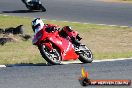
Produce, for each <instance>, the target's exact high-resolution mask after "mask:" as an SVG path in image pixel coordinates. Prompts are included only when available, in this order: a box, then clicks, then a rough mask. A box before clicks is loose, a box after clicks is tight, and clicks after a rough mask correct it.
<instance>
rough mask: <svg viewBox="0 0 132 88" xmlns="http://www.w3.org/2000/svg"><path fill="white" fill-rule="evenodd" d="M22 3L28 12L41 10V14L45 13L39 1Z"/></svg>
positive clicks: (24, 0) (24, 1)
mask: <svg viewBox="0 0 132 88" xmlns="http://www.w3.org/2000/svg"><path fill="white" fill-rule="evenodd" d="M22 2H23V3H24V4H25V5H26V7H27V9H29V10H30V11H33V10H41V11H43V12H45V11H46V9H45V7H44V6H43V5H42V2H40V1H39V0H37V1H29V2H27V0H22Z"/></svg>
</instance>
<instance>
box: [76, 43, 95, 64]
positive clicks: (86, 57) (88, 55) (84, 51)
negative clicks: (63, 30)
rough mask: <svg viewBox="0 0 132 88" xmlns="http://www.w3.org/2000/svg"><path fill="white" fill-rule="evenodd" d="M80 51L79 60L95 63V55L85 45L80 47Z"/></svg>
mask: <svg viewBox="0 0 132 88" xmlns="http://www.w3.org/2000/svg"><path fill="white" fill-rule="evenodd" d="M79 48H80V51H79V53H78V55H79V58H78V59H79V60H80V61H81V62H83V63H91V62H92V61H93V54H92V52H91V50H90V49H88V48H87V47H86V46H85V45H80V47H79Z"/></svg>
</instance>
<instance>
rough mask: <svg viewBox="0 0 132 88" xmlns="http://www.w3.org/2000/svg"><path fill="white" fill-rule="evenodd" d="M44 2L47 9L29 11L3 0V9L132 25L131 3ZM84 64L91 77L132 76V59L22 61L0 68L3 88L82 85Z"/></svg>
mask: <svg viewBox="0 0 132 88" xmlns="http://www.w3.org/2000/svg"><path fill="white" fill-rule="evenodd" d="M43 3H44V5H45V7H46V8H47V12H28V11H27V9H26V8H25V6H24V4H22V3H21V2H20V0H0V11H1V13H2V14H7V15H18V16H27V17H44V18H46V19H51V20H67V21H78V22H90V23H99V24H101V23H103V24H116V25H126V26H132V24H131V23H132V22H131V21H132V17H131V16H132V11H131V10H132V5H130V4H121V3H119V4H117V3H114V4H113V3H102V2H96V1H94V0H81V1H80V0H76V1H75V0H45V1H44V0H43ZM82 67H84V68H85V70H87V71H88V72H89V78H90V79H130V80H132V60H124V61H113V62H94V63H92V64H68V65H56V66H47V65H45V64H36V65H34V64H29V65H22V64H21V65H12V66H9V67H6V68H0V88H82V86H81V85H80V84H79V82H78V78H79V76H81V68H82ZM87 88H131V87H130V86H128V87H126V86H119V87H118V86H115V87H114V86H109V87H107V86H100V87H99V86H89V87H87Z"/></svg>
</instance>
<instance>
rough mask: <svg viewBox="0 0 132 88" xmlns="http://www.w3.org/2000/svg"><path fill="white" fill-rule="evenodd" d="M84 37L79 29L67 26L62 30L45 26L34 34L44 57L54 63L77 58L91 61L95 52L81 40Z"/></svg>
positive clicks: (82, 60) (85, 61)
mask: <svg viewBox="0 0 132 88" xmlns="http://www.w3.org/2000/svg"><path fill="white" fill-rule="evenodd" d="M81 39H82V38H81V37H80V36H79V34H78V32H77V31H73V30H71V29H70V28H69V26H65V27H63V28H62V30H61V31H56V30H54V31H53V30H52V31H49V29H47V28H43V29H42V30H40V31H39V32H38V33H36V35H35V36H34V38H33V40H32V41H34V42H35V43H34V45H36V46H37V47H38V49H39V51H40V53H41V55H42V57H43V58H44V59H45V60H46V61H47V62H48V63H50V64H52V65H58V64H61V61H69V60H77V59H79V60H80V61H81V62H83V63H91V62H92V61H93V54H92V52H91V50H90V49H89V48H87V47H86V46H85V45H84V44H82V43H81V42H80V40H81Z"/></svg>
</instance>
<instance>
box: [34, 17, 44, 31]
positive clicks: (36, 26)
mask: <svg viewBox="0 0 132 88" xmlns="http://www.w3.org/2000/svg"><path fill="white" fill-rule="evenodd" d="M43 26H44V23H43V21H42V20H41V18H35V19H34V20H33V21H32V29H33V31H34V32H35V33H37V32H38V31H40V30H41V29H42V28H43Z"/></svg>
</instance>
